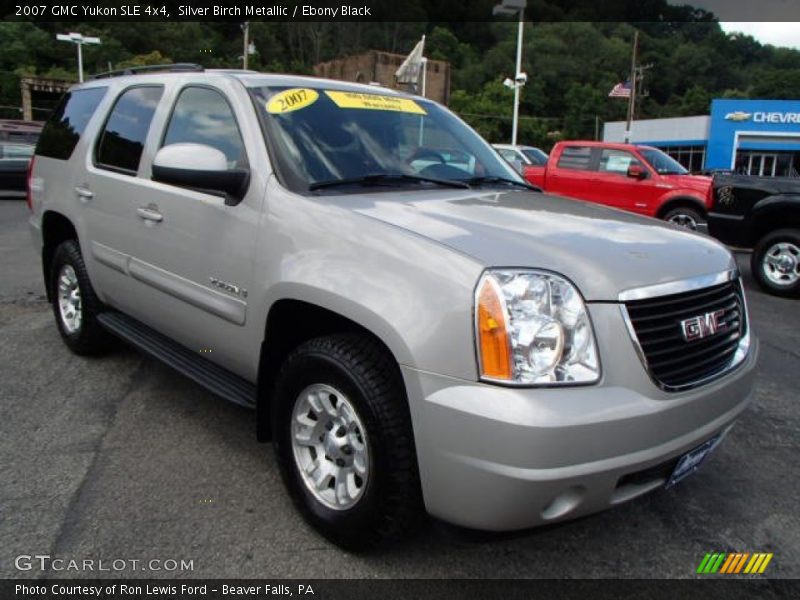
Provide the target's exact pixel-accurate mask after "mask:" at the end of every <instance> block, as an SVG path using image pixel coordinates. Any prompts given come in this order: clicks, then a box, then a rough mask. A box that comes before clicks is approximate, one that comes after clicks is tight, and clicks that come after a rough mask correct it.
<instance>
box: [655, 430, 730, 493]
mask: <svg viewBox="0 0 800 600" xmlns="http://www.w3.org/2000/svg"><path fill="white" fill-rule="evenodd" d="M722 435H723V434H721V433H720V434H717V435H715V436H714V437H713V438H711V439H710V440H708V441H705V442H703V443H702V444H700V445H699V446H697V447H696V448H694V449H692V450H689V452H687V453H686V454H684V455H683V456H681V458H680V459H679V460H678V464H677V465H675V468H674V469H673V470H672V475H670V477H669V479H668V480H667V483H666V485H665V486H664V487H667V488H669V487H672V486H673V485H675V484H676V483H678V482H679V481H681V480H683V479H685V478H686V477H688V476H689V475H691V474H692V473H694V472H695V471H697V469H699V468H700V465H702V464H703V462H705V460H706V458H708V455H709V454H711V452H712V451H713V450H714V448H715V447H716V446H717V444H719V442H720V441H721V440H722Z"/></svg>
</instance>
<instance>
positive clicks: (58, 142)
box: [36, 87, 108, 160]
mask: <svg viewBox="0 0 800 600" xmlns="http://www.w3.org/2000/svg"><path fill="white" fill-rule="evenodd" d="M107 89H108V88H105V87H98V88H89V89H83V90H75V91H72V92H67V93H66V95H65V96H64V98H63V99H62V100H61V103H60V104H59V105H58V107H57V108H56V109H55V110H54V111H53V114H52V115H50V119H49V120H48V121H47V123H46V124H45V126H44V129H42V135H41V136H40V137H39V143H38V145H37V146H36V154H38V155H40V156H48V157H50V158H58V159H61V160H67V159H68V158H69V157H70V156H71V155H72V151H73V150H74V149H75V146H77V145H78V141H79V140H80V139H81V135H82V134H83V130H84V129H86V124H87V123H88V122H89V119H91V118H92V115H93V114H94V111H95V109H96V108H97V105H98V104H100V101H101V100H102V99H103V96H104V95H105V93H106V90H107Z"/></svg>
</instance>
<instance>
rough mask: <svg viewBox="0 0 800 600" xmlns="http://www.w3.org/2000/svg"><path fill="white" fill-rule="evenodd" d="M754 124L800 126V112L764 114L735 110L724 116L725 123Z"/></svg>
mask: <svg viewBox="0 0 800 600" xmlns="http://www.w3.org/2000/svg"><path fill="white" fill-rule="evenodd" d="M750 119H752V120H753V122H754V123H794V124H800V112H764V111H757V112H753V113H749V112H744V111H741V110H737V111H735V112H729V113H728V114H726V115H725V120H726V121H749V120H750Z"/></svg>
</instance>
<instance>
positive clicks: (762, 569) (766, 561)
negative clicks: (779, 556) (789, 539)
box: [758, 552, 772, 573]
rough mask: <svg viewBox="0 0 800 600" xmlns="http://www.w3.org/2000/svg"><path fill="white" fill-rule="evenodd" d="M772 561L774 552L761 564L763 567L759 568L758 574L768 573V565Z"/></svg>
mask: <svg viewBox="0 0 800 600" xmlns="http://www.w3.org/2000/svg"><path fill="white" fill-rule="evenodd" d="M771 560H772V552H770V553H769V554H767V555H766V556H765V557H764V562H762V563H761V566H760V567H759V568H758V572H759V573H763V572H764V571H766V569H767V565H768V564H769V561H771Z"/></svg>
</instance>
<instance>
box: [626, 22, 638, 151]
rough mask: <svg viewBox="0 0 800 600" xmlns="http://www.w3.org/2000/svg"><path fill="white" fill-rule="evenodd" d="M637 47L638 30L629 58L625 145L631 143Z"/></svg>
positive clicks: (635, 33)
mask: <svg viewBox="0 0 800 600" xmlns="http://www.w3.org/2000/svg"><path fill="white" fill-rule="evenodd" d="M638 46H639V30H638V29H637V30H636V31H635V32H634V34H633V56H632V57H631V93H630V94H629V95H628V123H627V125H626V126H625V143H626V144H630V143H631V126H632V124H633V120H634V118H635V117H634V114H633V113H634V111H635V104H634V103H635V102H636V52H637V49H638Z"/></svg>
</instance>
